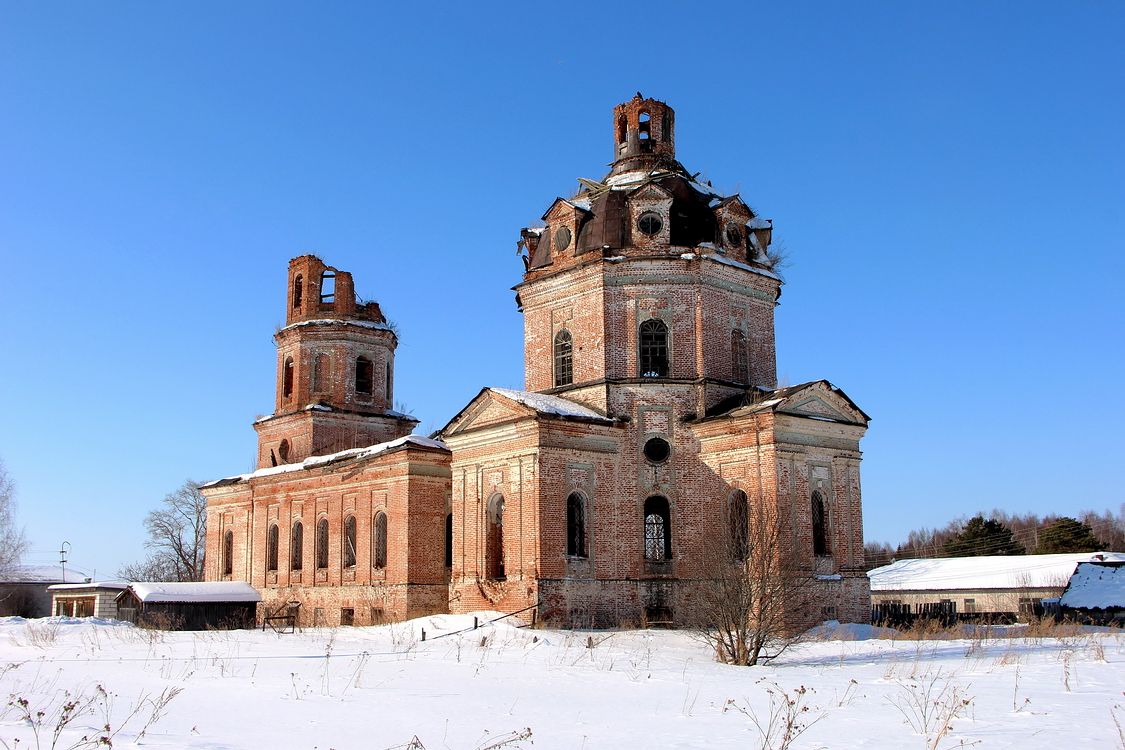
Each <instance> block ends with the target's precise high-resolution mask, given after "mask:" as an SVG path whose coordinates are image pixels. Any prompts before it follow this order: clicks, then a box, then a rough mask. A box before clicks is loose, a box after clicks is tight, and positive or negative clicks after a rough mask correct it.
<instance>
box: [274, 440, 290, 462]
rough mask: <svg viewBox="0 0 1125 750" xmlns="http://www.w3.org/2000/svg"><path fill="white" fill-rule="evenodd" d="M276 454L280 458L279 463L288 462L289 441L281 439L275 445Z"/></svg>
mask: <svg viewBox="0 0 1125 750" xmlns="http://www.w3.org/2000/svg"><path fill="white" fill-rule="evenodd" d="M277 455H278V457H279V458H281V463H283V464H287V463H289V441H288V440H282V441H281V442H280V443H279V444H278V446H277Z"/></svg>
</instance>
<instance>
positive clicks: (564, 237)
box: [555, 227, 571, 253]
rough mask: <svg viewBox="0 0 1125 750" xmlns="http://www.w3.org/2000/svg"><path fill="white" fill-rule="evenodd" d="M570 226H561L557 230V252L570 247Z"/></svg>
mask: <svg viewBox="0 0 1125 750" xmlns="http://www.w3.org/2000/svg"><path fill="white" fill-rule="evenodd" d="M570 239H571V236H570V228H569V227H559V228H558V229H556V230H555V252H559V253H561V252H562V251H563V250H566V249H567V248H568V247H570Z"/></svg>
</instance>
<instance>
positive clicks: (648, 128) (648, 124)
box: [637, 109, 652, 141]
mask: <svg viewBox="0 0 1125 750" xmlns="http://www.w3.org/2000/svg"><path fill="white" fill-rule="evenodd" d="M637 131H638V133H639V135H640V137H641V140H642V141H647V140H648V139H649V138H650V137H651V133H652V117H651V116H650V115H649V113H648V110H643V109H642V110H641V113H640V115H639V116H638V117H637Z"/></svg>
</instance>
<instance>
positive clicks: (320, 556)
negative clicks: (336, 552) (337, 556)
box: [316, 518, 328, 570]
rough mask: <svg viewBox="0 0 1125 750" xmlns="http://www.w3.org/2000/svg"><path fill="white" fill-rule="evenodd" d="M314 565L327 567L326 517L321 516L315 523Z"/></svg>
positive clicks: (321, 568) (319, 567)
mask: <svg viewBox="0 0 1125 750" xmlns="http://www.w3.org/2000/svg"><path fill="white" fill-rule="evenodd" d="M316 567H317V569H318V570H324V569H325V568H327V567H328V519H327V518H322V519H320V520H319V521H317V523H316Z"/></svg>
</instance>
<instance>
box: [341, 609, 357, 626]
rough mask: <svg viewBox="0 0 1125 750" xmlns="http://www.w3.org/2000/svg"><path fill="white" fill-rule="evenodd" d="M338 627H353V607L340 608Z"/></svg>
mask: <svg viewBox="0 0 1125 750" xmlns="http://www.w3.org/2000/svg"><path fill="white" fill-rule="evenodd" d="M340 625H341V626H342V627H350V626H352V625H355V609H354V608H353V607H341V608H340Z"/></svg>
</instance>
